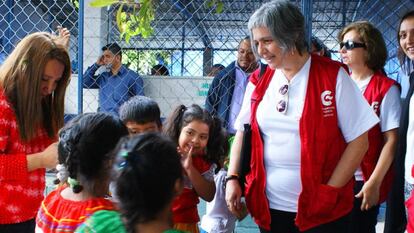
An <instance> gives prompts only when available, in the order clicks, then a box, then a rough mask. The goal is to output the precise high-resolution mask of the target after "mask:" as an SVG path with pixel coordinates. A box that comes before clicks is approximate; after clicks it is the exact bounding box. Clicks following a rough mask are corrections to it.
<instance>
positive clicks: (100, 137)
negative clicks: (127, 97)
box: [58, 113, 128, 195]
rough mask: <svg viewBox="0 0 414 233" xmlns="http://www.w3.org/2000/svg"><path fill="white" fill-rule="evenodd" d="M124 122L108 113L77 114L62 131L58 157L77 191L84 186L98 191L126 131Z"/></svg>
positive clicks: (91, 190)
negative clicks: (100, 180) (114, 151)
mask: <svg viewBox="0 0 414 233" xmlns="http://www.w3.org/2000/svg"><path fill="white" fill-rule="evenodd" d="M127 134H128V131H127V128H126V127H125V126H124V124H123V123H122V122H121V121H120V120H119V119H118V118H117V117H115V116H112V115H110V114H107V113H86V114H81V115H78V116H76V117H75V118H73V119H72V121H70V122H69V123H68V124H67V125H66V126H65V127H64V128H62V130H61V131H60V132H59V144H58V159H59V164H61V165H63V166H64V167H65V169H66V171H67V173H68V178H67V179H68V180H67V181H68V183H69V185H70V187H71V188H72V190H73V192H74V193H79V192H81V191H82V190H83V189H85V190H86V191H87V192H89V193H92V194H94V195H97V193H96V192H97V191H98V190H97V188H98V186H97V184H99V183H100V182H99V179H102V178H105V177H108V178H109V174H110V170H111V169H109V167H108V165H110V164H108V163H109V162H110V160H111V159H113V157H114V154H113V150H114V149H115V147H116V145H117V143H118V141H119V139H120V138H121V137H122V136H124V135H127Z"/></svg>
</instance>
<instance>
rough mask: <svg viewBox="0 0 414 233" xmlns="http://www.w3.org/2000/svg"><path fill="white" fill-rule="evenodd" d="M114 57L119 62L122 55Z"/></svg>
mask: <svg viewBox="0 0 414 233" xmlns="http://www.w3.org/2000/svg"><path fill="white" fill-rule="evenodd" d="M115 59H116V60H117V61H119V62H121V60H122V57H121V55H119V54H118V55H115Z"/></svg>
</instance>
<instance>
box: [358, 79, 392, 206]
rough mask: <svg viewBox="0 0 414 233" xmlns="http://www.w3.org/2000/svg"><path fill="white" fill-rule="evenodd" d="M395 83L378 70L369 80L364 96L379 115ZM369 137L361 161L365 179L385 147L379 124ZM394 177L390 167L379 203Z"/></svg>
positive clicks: (369, 174)
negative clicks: (366, 149) (366, 148)
mask: <svg viewBox="0 0 414 233" xmlns="http://www.w3.org/2000/svg"><path fill="white" fill-rule="evenodd" d="M395 84H397V82H395V81H394V80H392V79H390V78H387V77H386V76H385V75H383V74H382V73H380V72H376V73H375V74H374V76H373V77H372V78H371V80H370V81H369V83H368V86H367V89H366V90H365V92H364V96H365V99H367V101H368V103H369V105H370V106H371V107H372V109H373V110H374V112H375V113H376V114H377V116H380V107H381V103H382V100H383V99H384V96H385V94H386V93H387V92H388V90H389V89H390V88H391V86H392V85H395ZM368 139H369V149H368V151H367V153H366V154H365V156H364V159H363V160H362V163H361V170H362V173H363V176H364V180H365V181H366V180H368V179H369V177H370V176H371V174H372V172H373V171H374V169H375V166H376V165H377V162H378V159H379V156H380V154H381V151H382V148H383V147H384V138H383V134H382V132H381V128H380V125H379V124H377V125H375V126H374V127H373V128H371V129H370V130H369V132H368ZM393 177H394V174H393V169H388V172H387V174H386V175H385V177H384V180H383V181H382V184H381V188H380V197H379V202H378V204H380V203H382V202H384V201H385V200H386V199H387V195H388V192H389V191H390V188H391V184H392V181H393Z"/></svg>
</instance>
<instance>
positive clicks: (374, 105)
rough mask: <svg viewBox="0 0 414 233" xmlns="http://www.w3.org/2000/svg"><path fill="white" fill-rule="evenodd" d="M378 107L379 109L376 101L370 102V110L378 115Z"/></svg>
mask: <svg viewBox="0 0 414 233" xmlns="http://www.w3.org/2000/svg"><path fill="white" fill-rule="evenodd" d="M379 107H380V105H379V102H378V101H374V102H372V104H371V108H372V110H374V112H375V113H376V114H377V115H378V110H379Z"/></svg>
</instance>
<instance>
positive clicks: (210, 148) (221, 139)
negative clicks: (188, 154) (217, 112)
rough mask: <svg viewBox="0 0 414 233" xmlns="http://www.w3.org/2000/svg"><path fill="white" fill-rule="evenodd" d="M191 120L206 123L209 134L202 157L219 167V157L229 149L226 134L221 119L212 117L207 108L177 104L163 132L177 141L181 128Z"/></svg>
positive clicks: (225, 154) (224, 154)
mask: <svg viewBox="0 0 414 233" xmlns="http://www.w3.org/2000/svg"><path fill="white" fill-rule="evenodd" d="M192 121H201V122H203V123H205V124H207V125H208V128H209V136H208V142H207V147H206V149H207V150H206V155H205V157H204V158H205V159H206V160H207V161H208V162H210V163H215V164H217V166H218V167H220V160H221V157H223V156H227V154H228V150H229V147H228V143H227V135H226V131H225V130H224V128H223V127H222V123H221V120H220V119H219V118H217V117H212V116H211V115H210V113H209V112H208V111H207V110H205V109H202V108H201V107H200V106H198V105H196V104H193V105H191V106H189V107H186V106H184V105H179V106H178V107H177V108H175V110H174V111H173V113H172V114H171V115H170V117H169V118H168V119H167V123H166V126H165V134H166V135H168V136H169V137H171V139H173V141H174V142H178V138H179V137H180V133H181V129H182V128H183V127H185V126H187V125H188V124H189V123H190V122H192Z"/></svg>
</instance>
